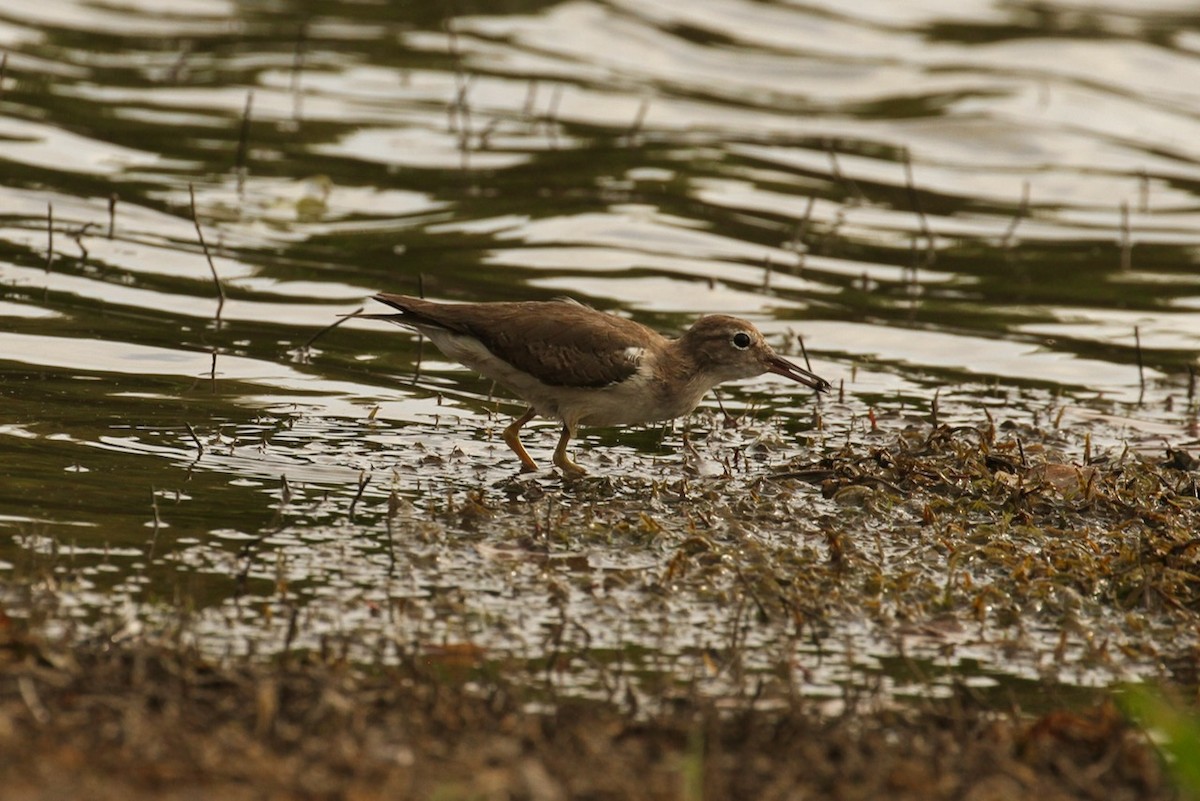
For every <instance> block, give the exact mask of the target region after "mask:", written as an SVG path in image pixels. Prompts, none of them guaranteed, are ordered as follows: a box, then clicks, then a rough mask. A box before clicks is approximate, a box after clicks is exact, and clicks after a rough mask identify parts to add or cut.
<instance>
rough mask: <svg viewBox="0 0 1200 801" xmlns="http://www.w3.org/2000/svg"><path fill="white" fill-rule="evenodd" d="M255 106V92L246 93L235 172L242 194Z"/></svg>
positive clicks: (239, 190) (239, 191)
mask: <svg viewBox="0 0 1200 801" xmlns="http://www.w3.org/2000/svg"><path fill="white" fill-rule="evenodd" d="M253 104H254V90H253V89H251V90H250V91H249V92H246V106H245V108H243V109H242V127H241V130H240V131H239V132H238V147H237V157H236V159H235V161H234V165H233V166H234V170H235V171H236V172H237V185H238V193H239V194H241V192H242V189H243V188H244V187H245V183H246V150H247V148H248V146H249V141H250V107H251V106H252V105H253Z"/></svg>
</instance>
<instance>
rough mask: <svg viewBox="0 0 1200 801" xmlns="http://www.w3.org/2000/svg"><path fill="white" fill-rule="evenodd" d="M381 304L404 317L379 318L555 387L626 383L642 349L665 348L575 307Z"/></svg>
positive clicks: (624, 324) (619, 322)
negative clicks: (458, 343)
mask: <svg viewBox="0 0 1200 801" xmlns="http://www.w3.org/2000/svg"><path fill="white" fill-rule="evenodd" d="M375 299H376V300H378V301H380V302H382V303H386V304H388V305H389V306H392V307H394V308H396V309H399V310H400V312H401V313H400V314H398V315H373V316H375V317H379V318H384V319H390V320H393V321H394V322H398V323H401V324H404V325H411V326H413V327H414V328H416V329H418V330H420V329H422V328H425V329H430V328H433V329H442V330H445V331H452V332H454V333H458V334H466V335H468V336H472V337H475V338H476V339H478V340H479V341H480V342H481V343H482V344H483V346H484V347H486V348H487V349H488V350H489V351H491V353H492V354H493V355H494V356H496V357H497V358H500V359H503V360H504V361H506V362H508V363H509V364H511V365H512V366H513V367H516V368H517V369H519V370H521V371H523V372H526V373H529V374H530V375H532V376H533V377H535V378H536V379H538V380H539V381H541V382H542V383H543V384H547V385H550V386H559V387H605V386H608V385H610V384H616V383H618V382H620V381H624V380H625V379H627V378H629V377H630V376H632V375H633V374H634V373H636V372H637V362H636V360H635V358H634V355H633V354H634V353H635V352H636V349H639V348H643V347H645V346H646V345H647V344H649V343H650V342H653V341H655V340H661V336H660V335H659V334H657V333H656V332H654V331H653V330H651V329H649V328H647V327H645V326H644V325H641V324H640V323H635V322H633V321H632V320H626V319H624V318H621V317H616V316H614V315H611V314H605V313H604V312H599V311H596V310H595V309H591V308H588V307H587V306H581V305H579V304H577V303H573V302H571V301H561V300H555V301H527V302H523V303H434V302H432V301H428V300H421V299H419V298H412V297H407V296H405V295H389V294H381V295H376V296H375Z"/></svg>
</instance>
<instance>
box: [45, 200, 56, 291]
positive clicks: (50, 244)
mask: <svg viewBox="0 0 1200 801" xmlns="http://www.w3.org/2000/svg"><path fill="white" fill-rule="evenodd" d="M53 263H54V204H53V203H47V204H46V274H47V275H49V274H50V265H52V264H53Z"/></svg>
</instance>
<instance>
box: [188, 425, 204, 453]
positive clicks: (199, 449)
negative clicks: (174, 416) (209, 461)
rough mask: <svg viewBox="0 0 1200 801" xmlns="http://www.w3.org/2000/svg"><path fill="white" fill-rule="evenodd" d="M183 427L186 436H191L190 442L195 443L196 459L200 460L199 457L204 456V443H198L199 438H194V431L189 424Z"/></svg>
mask: <svg viewBox="0 0 1200 801" xmlns="http://www.w3.org/2000/svg"><path fill="white" fill-rule="evenodd" d="M183 427H184V428H186V429H187V432H188V434H190V435H191V437H192V442H194V443H196V451H197V453H196V458H197V459H198V458H200V457H201V456H203V455H204V443H203V442H201V441H200V438H199V437H198V436H196V429H194V428H192V424H191V423H184V424H183Z"/></svg>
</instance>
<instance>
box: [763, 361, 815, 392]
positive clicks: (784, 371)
mask: <svg viewBox="0 0 1200 801" xmlns="http://www.w3.org/2000/svg"><path fill="white" fill-rule="evenodd" d="M767 372H768V373H774V374H775V375H781V376H783V377H784V378H790V379H792V380H793V381H797V382H799V383H801V384H804V385H805V386H808V387H812V388H813V389H815V390H816V391H817V392H824V391H825V390H827V389H829V387H830V384H829V382H828V381H826V380H825V379H824V378H821V377H820V376H819V375H817V374H816V373H810V372H809V371H808V370H805V369H804V368H803V367H801V366H800V365H798V364H792V363H791V362H789V361H788V360H787V359H785V358H783V357H782V356H779V355H775V354H772V356H771V359H770V360H769V361H768V362H767Z"/></svg>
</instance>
